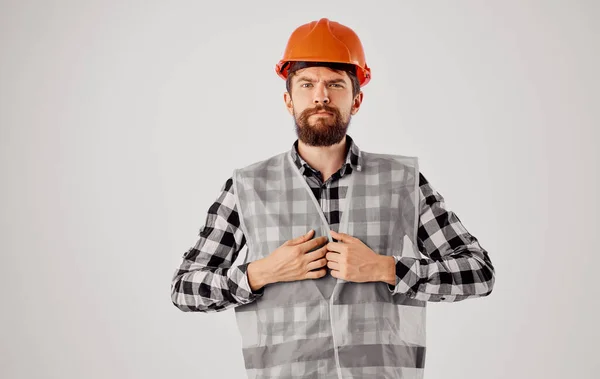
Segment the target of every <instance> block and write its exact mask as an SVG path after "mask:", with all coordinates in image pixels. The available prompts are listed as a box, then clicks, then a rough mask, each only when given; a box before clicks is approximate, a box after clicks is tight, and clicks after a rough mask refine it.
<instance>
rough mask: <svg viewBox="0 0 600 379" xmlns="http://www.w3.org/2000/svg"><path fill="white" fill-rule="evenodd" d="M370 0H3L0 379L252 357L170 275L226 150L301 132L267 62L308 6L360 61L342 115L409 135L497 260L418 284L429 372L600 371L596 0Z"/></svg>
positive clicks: (233, 365)
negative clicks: (443, 289)
mask: <svg viewBox="0 0 600 379" xmlns="http://www.w3.org/2000/svg"><path fill="white" fill-rule="evenodd" d="M383 3H384V2H383V1H382V2H374V1H347V0H346V1H339V2H324V1H318V2H317V1H303V2H296V3H293V2H287V3H286V2H281V1H270V2H260V5H258V3H257V2H241V1H239V2H236V3H231V2H228V3H223V4H218V5H217V4H215V3H212V2H211V3H209V2H200V1H180V2H166V1H165V2H160V3H159V2H147V1H137V2H133V1H110V2H109V1H35V2H33V1H23V0H19V1H17V0H14V1H2V2H1V4H2V5H1V7H0V125H1V129H0V133H1V134H0V154H1V188H0V191H1V192H0V194H1V200H0V201H1V202H2V204H1V210H2V211H1V212H0V221H1V238H0V252H1V257H2V261H1V263H0V268H1V270H2V272H1V275H0V281H1V282H0V288H1V291H2V292H1V296H2V310H1V312H0V333H1V334H0V348H1V351H0V377H2V378H61V379H64V378H87V379H93V378H177V377H181V378H183V377H185V378H217V377H222V378H243V377H245V376H244V375H245V373H244V368H243V360H242V355H241V350H240V349H241V345H240V344H241V340H240V337H239V332H238V330H237V327H236V324H235V315H234V311H233V310H229V311H226V312H221V313H213V314H204V313H183V312H181V311H179V310H178V309H177V308H175V307H174V306H173V305H172V303H171V299H170V281H171V276H172V274H173V272H174V270H175V269H176V267H177V266H178V265H179V263H180V260H181V256H182V255H183V253H184V252H185V251H186V250H187V249H188V248H190V247H191V246H192V245H193V244H194V243H195V242H196V239H197V238H198V231H199V229H200V227H201V226H202V225H203V224H204V222H205V217H206V212H207V210H208V207H209V206H210V205H211V204H212V202H213V201H214V200H215V199H216V197H217V195H218V192H219V189H220V188H221V186H222V185H223V183H224V182H225V180H226V179H227V178H228V177H229V176H230V175H231V173H232V170H233V169H234V168H236V167H240V166H244V165H247V164H249V163H252V162H255V161H258V160H262V159H265V158H267V157H269V156H272V155H274V154H277V153H279V152H282V151H285V150H288V149H289V148H290V147H291V144H292V143H293V141H294V140H295V138H296V135H295V133H294V129H293V124H292V119H291V117H290V115H289V114H288V113H287V112H286V111H285V109H284V104H283V92H284V91H285V86H284V84H285V83H284V81H283V80H282V79H280V78H279V77H277V76H276V74H275V72H274V69H273V67H274V65H275V63H276V62H277V60H278V59H280V57H281V55H282V54H283V50H284V48H285V44H286V42H287V39H288V37H289V35H290V34H291V32H292V31H293V30H294V28H296V27H297V26H299V25H301V24H303V23H306V22H309V21H311V20H316V19H318V18H320V17H328V18H330V19H332V20H334V21H339V22H341V23H343V24H345V25H348V26H350V27H351V28H353V29H354V30H355V31H356V32H357V33H358V34H359V36H360V38H361V40H362V42H363V45H364V48H365V50H366V55H367V62H368V64H369V65H370V66H371V67H372V69H373V80H372V81H371V83H369V84H368V85H367V86H366V87H364V88H363V90H364V93H365V96H364V102H363V105H362V108H361V110H360V112H359V113H358V114H357V115H356V116H355V117H354V118H353V120H352V124H351V125H350V129H349V134H350V135H351V136H352V137H354V139H355V140H356V142H357V143H358V145H359V146H360V147H361V148H362V149H364V150H366V151H372V152H387V153H395V154H403V155H414V156H418V157H419V158H420V165H421V169H422V172H423V173H424V174H425V175H426V176H427V178H428V179H429V180H430V181H431V183H432V185H433V186H434V188H436V189H437V190H438V191H439V192H440V193H441V194H442V195H443V196H444V197H445V199H446V203H447V205H448V207H449V208H450V209H452V210H454V211H456V213H457V214H458V216H459V217H460V218H461V220H462V221H463V223H464V225H465V226H466V228H467V229H468V230H469V231H470V232H471V233H472V234H473V235H475V236H476V237H477V238H478V239H479V241H480V242H481V244H482V246H483V247H484V248H486V249H487V250H488V251H489V253H490V255H491V258H492V261H493V263H494V265H495V267H496V270H497V274H498V277H497V282H496V286H495V290H494V293H493V294H492V295H491V296H490V297H487V298H484V299H475V300H467V301H464V302H461V303H453V304H448V303H446V304H434V303H430V304H429V308H428V324H427V328H428V329H427V330H428V331H427V343H428V351H427V363H426V377H427V378H458V377H460V378H545V379H551V378H552V379H553V378H592V377H597V372H598V370H599V369H600V366H599V364H598V362H599V360H598V358H597V352H598V342H597V341H598V337H599V332H598V326H597V323H596V322H594V321H596V320H597V318H598V311H597V309H598V305H599V303H600V301H599V297H600V293H599V291H598V285H597V283H598V278H597V276H598V264H599V263H600V262H599V260H598V249H597V245H596V233H597V232H598V226H599V225H598V212H599V209H598V193H599V192H600V191H599V188H598V187H599V186H598V182H599V181H598V172H599V169H598V163H599V156H598V155H599V153H598V150H597V145H598V142H599V141H598V128H599V126H600V117H599V106H600V101H599V94H598V88H599V87H600V80H599V74H598V67H600V54H599V47H600V38H599V33H600V27H599V26H598V18H599V17H600V12H599V5H598V4H599V3H598V2H595V1H567V0H565V1H494V2H491V1H453V2H449V1H444V2H442V1H438V2H432V1H430V2H423V1H411V2H408V1H403V2H392V1H390V2H385V4H386V5H382V4H383ZM284 4H287V5H284ZM392 4H394V5H392ZM286 6H287V7H289V8H288V9H284V7H286Z"/></svg>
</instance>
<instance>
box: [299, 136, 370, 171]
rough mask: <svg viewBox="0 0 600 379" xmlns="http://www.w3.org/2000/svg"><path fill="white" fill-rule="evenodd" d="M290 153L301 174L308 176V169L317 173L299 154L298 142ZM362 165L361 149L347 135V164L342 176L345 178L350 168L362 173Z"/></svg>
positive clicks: (343, 167)
mask: <svg viewBox="0 0 600 379" xmlns="http://www.w3.org/2000/svg"><path fill="white" fill-rule="evenodd" d="M290 153H291V155H292V158H293V160H294V163H295V164H296V167H298V170H300V173H301V174H303V175H306V174H307V172H306V169H310V170H312V172H313V173H316V172H317V170H315V169H314V168H313V167H311V166H310V165H309V164H308V163H307V162H306V161H305V160H304V159H303V158H302V157H301V156H300V154H299V153H298V140H296V141H294V144H293V145H292V149H291V151H290ZM362 163H363V159H362V155H361V152H360V148H359V147H358V145H357V144H356V143H355V142H354V140H353V139H352V137H350V136H349V135H348V134H346V162H345V163H344V165H343V166H342V172H341V175H342V176H343V175H344V174H345V173H346V169H347V167H348V166H350V167H352V168H353V169H356V170H358V171H361V170H362Z"/></svg>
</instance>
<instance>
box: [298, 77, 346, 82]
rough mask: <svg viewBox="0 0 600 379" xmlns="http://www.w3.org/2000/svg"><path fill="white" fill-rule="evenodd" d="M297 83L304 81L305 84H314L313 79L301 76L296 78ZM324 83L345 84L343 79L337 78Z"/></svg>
mask: <svg viewBox="0 0 600 379" xmlns="http://www.w3.org/2000/svg"><path fill="white" fill-rule="evenodd" d="M297 81H298V82H302V81H305V82H310V83H313V82H315V81H314V80H313V79H311V78H309V77H308V76H301V77H299V78H298V80H297ZM325 83H327V84H331V83H346V81H345V80H344V79H342V78H339V79H331V80H326V81H325Z"/></svg>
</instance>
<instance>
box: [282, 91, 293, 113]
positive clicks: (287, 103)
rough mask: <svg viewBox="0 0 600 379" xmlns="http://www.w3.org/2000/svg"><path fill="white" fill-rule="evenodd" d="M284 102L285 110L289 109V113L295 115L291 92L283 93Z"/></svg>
mask: <svg viewBox="0 0 600 379" xmlns="http://www.w3.org/2000/svg"><path fill="white" fill-rule="evenodd" d="M283 101H284V103H285V109H287V111H288V113H289V114H291V115H292V116H293V115H294V103H293V101H292V96H290V94H289V92H287V91H286V92H284V93H283Z"/></svg>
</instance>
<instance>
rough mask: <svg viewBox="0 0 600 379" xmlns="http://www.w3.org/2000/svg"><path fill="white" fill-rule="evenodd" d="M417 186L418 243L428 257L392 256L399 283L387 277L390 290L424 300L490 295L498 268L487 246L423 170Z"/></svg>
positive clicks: (458, 298) (448, 300)
mask: <svg viewBox="0 0 600 379" xmlns="http://www.w3.org/2000/svg"><path fill="white" fill-rule="evenodd" d="M419 188H420V196H421V199H420V217H419V229H418V247H419V250H420V252H421V253H422V254H423V255H424V256H425V257H424V258H421V259H415V258H412V257H401V256H394V262H393V264H394V268H395V276H396V282H395V285H391V284H390V283H389V282H388V289H389V290H390V292H392V293H403V294H406V295H407V296H409V297H411V298H414V299H417V300H423V301H446V302H450V301H460V300H464V299H468V298H472V297H481V296H487V295H489V294H490V293H491V292H492V289H493V287H494V281H495V271H494V266H492V262H491V261H490V258H489V256H488V253H487V251H486V250H484V249H483V248H482V247H481V246H480V245H479V242H478V241H477V239H476V238H475V237H474V236H473V235H471V234H470V233H469V232H468V231H467V230H466V229H465V227H464V226H463V224H462V223H461V221H460V219H459V218H458V216H457V215H456V214H455V213H454V212H452V211H451V210H449V209H448V208H447V207H446V204H445V203H444V198H443V197H442V195H440V194H439V193H438V192H437V191H436V190H435V189H434V188H433V187H432V186H431V185H430V184H429V183H428V181H427V179H425V177H424V176H423V175H422V174H419ZM390 262H391V260H390Z"/></svg>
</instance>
